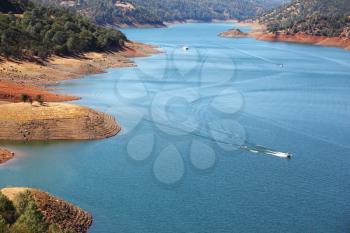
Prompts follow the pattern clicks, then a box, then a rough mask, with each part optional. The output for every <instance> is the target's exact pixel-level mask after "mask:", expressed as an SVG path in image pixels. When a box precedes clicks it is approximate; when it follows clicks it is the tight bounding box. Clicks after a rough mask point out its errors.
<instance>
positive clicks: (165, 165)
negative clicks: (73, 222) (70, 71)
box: [0, 24, 350, 233]
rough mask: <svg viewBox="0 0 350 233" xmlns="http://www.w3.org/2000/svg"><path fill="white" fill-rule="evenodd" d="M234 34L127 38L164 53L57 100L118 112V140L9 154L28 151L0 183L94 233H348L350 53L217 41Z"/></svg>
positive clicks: (88, 81) (146, 32)
mask: <svg viewBox="0 0 350 233" xmlns="http://www.w3.org/2000/svg"><path fill="white" fill-rule="evenodd" d="M230 27H231V25H228V24H184V25H176V26H171V27H170V28H166V29H165V28H164V29H128V30H126V33H127V35H128V36H129V38H130V39H132V40H138V41H144V42H147V43H154V44H157V45H160V46H161V47H162V50H163V51H164V53H163V54H158V55H155V56H152V57H149V58H139V59H136V62H137V64H138V67H134V68H123V69H109V70H108V71H107V72H106V73H104V74H98V75H91V76H89V77H87V78H85V79H80V80H71V81H67V82H64V83H62V85H61V86H62V87H64V91H60V92H65V93H69V94H72V95H78V96H81V97H83V98H82V100H79V101H77V103H79V104H83V105H87V106H89V107H92V108H96V109H98V110H100V111H105V112H107V113H109V114H112V115H114V116H115V117H116V118H117V119H118V121H119V122H120V123H121V125H122V126H123V131H122V132H121V134H120V135H118V136H117V137H113V138H109V139H106V140H100V141H82V142H62V143H61V142H60V143H48V144H45V145H41V144H40V145H38V144H33V143H29V144H23V145H22V144H21V145H18V144H12V145H10V148H13V149H14V150H16V151H23V152H25V153H26V155H25V156H23V157H21V158H20V159H17V160H14V161H12V162H11V163H9V164H8V165H7V166H2V167H1V168H0V177H1V179H0V184H1V185H3V186H6V185H20V186H23V185H24V186H34V187H39V188H42V189H44V190H46V191H49V192H51V193H53V194H55V195H58V196H60V197H62V198H65V199H67V200H69V201H71V202H73V203H76V204H78V205H79V206H81V207H83V208H85V209H87V210H89V211H91V212H92V213H93V215H94V218H95V221H94V225H93V227H92V230H91V232H96V233H98V232H106V233H114V232H116V231H120V232H125V233H128V232H130V233H134V232H145V233H147V232H200V233H204V232H208V233H213V232H257V231H258V232H268V233H271V232H325V233H336V232H346V230H347V229H348V219H349V218H350V204H349V202H348V196H349V192H350V186H349V182H347V181H348V180H349V178H350V170H349V169H348V167H349V166H350V157H349V156H348V154H349V153H350V144H349V141H348V138H349V137H350V122H349V120H348V119H350V110H349V109H350V108H349V103H348V100H349V95H350V90H349V89H350V76H349V65H350V62H349V61H350V59H349V58H350V54H349V53H348V52H346V51H343V50H340V49H335V48H321V47H315V46H306V45H294V44H285V43H269V42H261V41H255V40H254V39H247V38H245V39H223V38H219V37H217V36H216V35H217V34H218V33H219V32H221V31H224V30H226V29H228V28H230ZM184 45H186V46H188V48H189V50H184V49H183V46H184ZM262 155H268V156H262ZM290 155H293V159H292V160H290V161H288V160H286V159H284V158H286V157H289V156H290ZM116 229H117V230H116Z"/></svg>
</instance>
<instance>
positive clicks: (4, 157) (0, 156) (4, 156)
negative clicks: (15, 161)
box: [0, 147, 15, 164]
mask: <svg viewBox="0 0 350 233" xmlns="http://www.w3.org/2000/svg"><path fill="white" fill-rule="evenodd" d="M14 156H15V154H14V153H12V152H11V151H8V150H6V149H4V148H1V147H0V164H2V163H6V162H7V161H9V160H10V159H12V158H13V157H14Z"/></svg>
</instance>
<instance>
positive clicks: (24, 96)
mask: <svg viewBox="0 0 350 233" xmlns="http://www.w3.org/2000/svg"><path fill="white" fill-rule="evenodd" d="M21 100H22V102H24V103H25V102H27V101H28V100H29V95H27V94H21Z"/></svg>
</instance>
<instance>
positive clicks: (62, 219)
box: [1, 188, 93, 233]
mask: <svg viewBox="0 0 350 233" xmlns="http://www.w3.org/2000/svg"><path fill="white" fill-rule="evenodd" d="M1 193H2V194H3V195H4V196H5V197H6V198H8V200H9V201H10V202H12V203H13V205H14V206H15V207H17V212H21V210H20V209H18V207H23V205H24V204H27V205H28V203H25V202H26V201H27V202H28V200H27V199H28V195H29V197H30V199H33V200H34V202H35V208H34V211H39V214H40V218H39V219H41V222H39V224H41V225H43V226H45V225H46V226H55V228H58V229H59V230H60V232H74V233H86V232H87V231H88V229H89V227H90V226H91V224H92V221H93V218H92V215H91V214H89V213H88V212H86V211H84V210H82V209H80V208H79V207H76V206H74V205H72V204H70V203H68V202H66V201H63V200H61V199H59V198H57V197H54V196H52V195H50V194H49V193H46V192H42V191H40V190H37V189H31V188H3V189H1ZM19 200H20V201H19ZM19 203H20V204H21V205H18V204H19ZM27 208H28V207H27ZM32 213H33V210H32ZM28 215H29V214H27V215H26V217H27V218H28ZM29 216H30V215H29ZM37 219H38V218H37ZM37 219H35V220H34V219H26V220H25V221H23V219H21V218H20V217H19V218H18V222H20V223H21V224H22V226H23V225H24V226H25V225H26V224H30V227H33V223H34V222H35V221H37ZM28 222H29V223H28ZM36 224H38V223H36ZM13 225H16V223H15V224H13ZM11 232H12V231H11ZM50 232H51V231H50ZM55 232H58V231H55Z"/></svg>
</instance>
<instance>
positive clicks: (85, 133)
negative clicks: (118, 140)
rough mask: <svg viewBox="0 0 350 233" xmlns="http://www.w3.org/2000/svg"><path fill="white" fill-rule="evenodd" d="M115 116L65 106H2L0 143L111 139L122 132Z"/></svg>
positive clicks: (0, 110)
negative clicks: (11, 141) (10, 141)
mask: <svg viewBox="0 0 350 233" xmlns="http://www.w3.org/2000/svg"><path fill="white" fill-rule="evenodd" d="M120 129H121V128H120V126H119V125H118V124H117V123H116V121H115V119H114V118H113V117H112V116H109V115H107V114H104V113H100V112H97V111H95V110H92V109H89V108H86V107H82V106H78V105H73V104H65V103H46V104H45V105H44V106H41V105H39V104H36V103H35V104H33V105H31V104H29V103H14V104H3V105H0V139H6V140H83V139H102V138H107V137H112V136H114V135H116V134H117V133H118V132H119V131H120Z"/></svg>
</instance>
